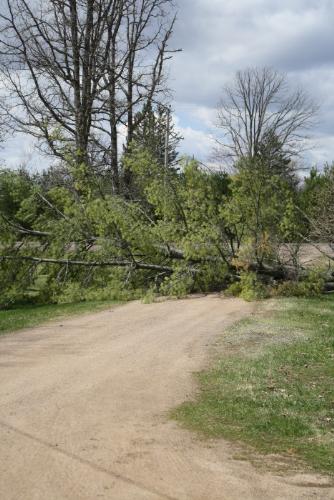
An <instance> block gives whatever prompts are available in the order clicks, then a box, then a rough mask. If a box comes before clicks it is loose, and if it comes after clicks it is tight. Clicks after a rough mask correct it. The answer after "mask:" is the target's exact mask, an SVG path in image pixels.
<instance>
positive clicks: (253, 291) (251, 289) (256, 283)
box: [239, 272, 269, 302]
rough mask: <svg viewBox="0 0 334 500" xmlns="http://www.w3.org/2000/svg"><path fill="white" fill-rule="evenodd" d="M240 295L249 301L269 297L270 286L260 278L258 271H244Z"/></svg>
mask: <svg viewBox="0 0 334 500" xmlns="http://www.w3.org/2000/svg"><path fill="white" fill-rule="evenodd" d="M240 287H241V292H240V295H239V296H240V297H241V298H242V299H244V300H247V301H248V302H251V301H253V300H262V299H266V298H268V297H269V291H268V287H267V286H265V285H264V284H263V283H262V282H261V281H260V280H259V278H258V276H257V275H256V273H250V272H243V273H241V275H240Z"/></svg>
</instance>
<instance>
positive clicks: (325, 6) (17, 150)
mask: <svg viewBox="0 0 334 500" xmlns="http://www.w3.org/2000/svg"><path fill="white" fill-rule="evenodd" d="M177 4H178V21H177V24H176V27H175V32H174V37H173V40H172V46H173V48H182V49H183V52H182V53H178V54H176V55H175V57H174V59H173V60H172V62H171V64H170V67H169V74H170V87H171V89H172V91H173V96H174V100H173V108H174V119H175V122H176V125H177V127H178V128H179V130H180V132H181V134H182V135H183V136H184V141H183V144H182V146H181V150H182V153H185V154H189V155H195V156H196V157H198V158H199V159H200V160H201V161H204V162H206V161H208V158H209V157H210V153H211V151H212V147H213V141H212V136H213V135H214V134H215V133H216V130H215V127H214V122H215V115H216V105H217V103H218V101H219V98H220V96H221V93H222V88H223V86H224V84H226V83H228V82H229V81H230V80H231V79H232V78H233V75H234V73H235V72H236V71H237V70H239V69H245V68H247V67H250V66H258V67H261V66H271V67H273V68H275V69H277V70H279V71H282V72H284V73H286V75H287V79H288V82H289V83H290V85H291V86H292V87H293V86H298V85H300V86H302V87H303V88H304V89H305V90H306V91H307V92H308V93H309V94H310V96H311V97H313V99H315V101H316V102H317V103H318V104H319V105H320V111H319V117H318V125H317V126H316V127H315V128H314V130H313V131H312V141H311V145H312V150H311V151H310V152H308V153H307V155H306V157H305V162H306V163H307V164H308V165H309V166H310V165H314V164H316V165H318V166H321V165H323V164H324V163H325V162H331V161H332V160H333V159H334V127H333V125H334V30H333V25H334V2H333V0H178V2H177ZM33 151H34V148H33V145H32V144H31V141H30V140H29V139H28V138H25V137H20V138H15V139H12V140H10V141H9V142H8V144H7V145H6V147H5V149H4V150H3V151H2V152H1V153H0V156H1V158H2V159H4V158H5V159H6V162H7V164H8V165H10V166H17V165H18V164H20V163H22V162H26V163H28V165H36V164H38V165H39V166H43V165H44V163H45V161H46V160H44V159H42V160H41V159H39V158H38V157H37V156H36V154H35V153H34V152H33Z"/></svg>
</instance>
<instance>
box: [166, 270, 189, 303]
mask: <svg viewBox="0 0 334 500" xmlns="http://www.w3.org/2000/svg"><path fill="white" fill-rule="evenodd" d="M193 288H194V276H192V275H191V273H189V271H188V269H187V268H186V267H185V266H178V267H177V268H176V269H175V271H174V273H173V274H172V276H170V277H166V278H165V279H164V281H163V282H162V284H161V286H160V289H159V291H160V293H161V294H162V295H168V296H172V297H177V298H179V299H180V298H182V297H185V296H186V295H188V294H189V293H190V292H192V291H193Z"/></svg>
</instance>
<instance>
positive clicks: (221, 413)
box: [172, 297, 334, 473]
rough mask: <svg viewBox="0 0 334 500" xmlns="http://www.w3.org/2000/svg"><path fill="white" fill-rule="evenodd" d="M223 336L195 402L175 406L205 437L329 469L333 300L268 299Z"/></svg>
mask: <svg viewBox="0 0 334 500" xmlns="http://www.w3.org/2000/svg"><path fill="white" fill-rule="evenodd" d="M269 306H270V307H268V303H267V305H265V306H264V310H262V312H260V313H257V314H255V315H254V316H253V317H251V318H250V319H248V320H246V321H242V322H240V323H239V324H237V325H236V326H234V327H233V328H232V329H231V330H230V331H229V332H227V333H226V334H225V335H224V337H223V338H222V341H221V344H220V347H219V355H218V356H219V360H218V361H217V362H215V365H214V367H213V368H212V369H211V370H209V371H206V372H203V373H200V374H199V375H198V378H199V386H200V390H199V393H198V396H197V398H196V400H195V401H192V402H187V403H184V404H183V405H181V406H180V407H179V408H177V409H176V410H174V411H173V412H172V417H173V418H175V419H177V420H178V421H180V422H182V424H183V425H185V426H186V427H188V428H190V429H193V430H196V431H199V432H200V433H201V434H202V435H204V436H207V437H215V438H216V437H224V438H228V439H231V440H237V441H239V442H240V441H241V442H244V443H247V444H248V445H251V446H252V447H254V448H256V449H257V450H259V451H260V452H264V453H279V454H284V455H288V456H291V457H294V458H297V459H302V460H303V461H304V462H306V463H308V464H309V465H310V466H311V467H312V468H314V469H315V470H319V471H325V472H327V473H334V300H333V298H332V297H322V298H319V299H283V300H276V301H271V302H270V303H269Z"/></svg>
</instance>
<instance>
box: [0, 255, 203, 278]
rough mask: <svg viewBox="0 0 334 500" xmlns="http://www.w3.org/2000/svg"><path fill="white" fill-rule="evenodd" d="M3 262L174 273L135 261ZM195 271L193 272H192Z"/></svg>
mask: <svg viewBox="0 0 334 500" xmlns="http://www.w3.org/2000/svg"><path fill="white" fill-rule="evenodd" d="M5 260H16V261H20V260H21V261H30V262H35V263H36V264H37V265H38V264H56V265H57V264H58V265H63V266H82V267H132V268H133V269H142V270H146V271H156V272H165V273H168V274H172V273H173V272H174V270H173V268H172V267H169V266H161V265H158V264H145V263H143V262H136V261H131V260H130V261H118V260H110V261H101V262H98V261H91V262H90V261H83V260H70V259H52V258H51V259H49V258H43V257H31V256H27V255H4V256H1V257H0V262H1V261H5ZM194 271H195V270H194Z"/></svg>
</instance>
